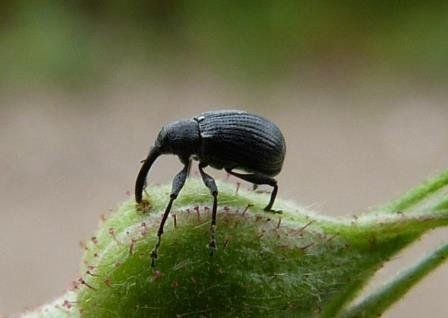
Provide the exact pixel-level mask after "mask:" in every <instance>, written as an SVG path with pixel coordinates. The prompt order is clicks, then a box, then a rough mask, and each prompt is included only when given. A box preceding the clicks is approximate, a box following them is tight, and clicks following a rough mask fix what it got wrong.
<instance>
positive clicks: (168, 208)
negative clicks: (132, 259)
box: [151, 162, 191, 267]
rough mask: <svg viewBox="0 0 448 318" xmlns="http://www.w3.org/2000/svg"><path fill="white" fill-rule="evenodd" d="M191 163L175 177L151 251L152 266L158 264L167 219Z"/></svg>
mask: <svg viewBox="0 0 448 318" xmlns="http://www.w3.org/2000/svg"><path fill="white" fill-rule="evenodd" d="M190 164H191V162H187V163H186V164H185V166H184V168H183V169H182V170H181V171H180V172H179V173H178V174H177V175H176V176H175V177H174V180H173V185H172V188H171V194H170V202H169V203H168V205H167V206H166V208H165V212H164V213H163V217H162V222H160V226H159V230H158V231H157V243H156V246H155V247H154V249H153V250H152V252H151V266H152V267H154V266H155V264H156V259H157V256H158V251H159V247H160V241H161V239H162V234H163V227H164V226H165V222H166V219H167V218H168V215H169V214H170V211H171V206H172V205H173V202H174V200H176V198H177V196H178V195H179V192H180V190H181V189H182V187H183V186H184V184H185V180H186V179H187V176H188V172H189V170H190Z"/></svg>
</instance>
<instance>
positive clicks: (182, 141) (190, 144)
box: [155, 119, 200, 158]
mask: <svg viewBox="0 0 448 318" xmlns="http://www.w3.org/2000/svg"><path fill="white" fill-rule="evenodd" d="M155 146H156V147H159V148H160V151H161V153H163V154H175V155H178V156H179V157H181V158H188V157H190V156H192V155H195V154H197V153H198V151H199V147H200V135H199V127H198V123H197V122H196V121H195V120H193V119H185V120H178V121H175V122H172V123H169V124H167V125H166V126H164V127H163V128H162V130H161V131H160V133H159V136H158V137H157V140H156V144H155Z"/></svg>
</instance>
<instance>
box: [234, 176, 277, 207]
mask: <svg viewBox="0 0 448 318" xmlns="http://www.w3.org/2000/svg"><path fill="white" fill-rule="evenodd" d="M226 171H227V173H229V174H231V175H233V176H235V177H237V178H240V179H242V180H245V181H248V182H251V183H253V184H254V185H259V184H267V185H270V186H271V187H273V188H274V189H273V190H272V193H271V199H270V200H269V203H268V205H267V206H266V207H265V208H264V210H265V211H269V212H277V213H278V212H281V211H276V210H272V205H273V204H274V201H275V197H276V196H277V191H278V185H277V180H275V179H274V178H272V177H269V176H265V175H263V174H260V173H253V174H242V173H237V172H233V171H232V170H231V169H226Z"/></svg>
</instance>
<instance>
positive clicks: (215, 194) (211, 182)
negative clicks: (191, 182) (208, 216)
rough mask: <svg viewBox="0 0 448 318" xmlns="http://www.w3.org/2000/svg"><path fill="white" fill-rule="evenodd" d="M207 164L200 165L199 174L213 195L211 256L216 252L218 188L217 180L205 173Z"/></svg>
mask: <svg viewBox="0 0 448 318" xmlns="http://www.w3.org/2000/svg"><path fill="white" fill-rule="evenodd" d="M206 166H207V165H206V164H203V163H200V164H199V172H200V173H201V177H202V181H204V184H205V185H206V186H207V188H209V190H210V193H211V194H212V195H213V209H212V224H211V226H210V243H209V244H208V246H209V248H210V255H213V253H214V252H215V250H216V237H215V232H216V208H217V205H218V188H217V187H216V183H215V179H213V178H212V177H211V176H210V175H208V174H207V173H205V172H204V170H203V169H204V168H205V167H206Z"/></svg>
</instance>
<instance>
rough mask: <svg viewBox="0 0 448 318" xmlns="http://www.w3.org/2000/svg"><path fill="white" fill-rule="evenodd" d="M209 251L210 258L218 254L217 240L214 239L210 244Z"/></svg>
mask: <svg viewBox="0 0 448 318" xmlns="http://www.w3.org/2000/svg"><path fill="white" fill-rule="evenodd" d="M208 249H209V251H210V256H213V255H214V254H215V252H216V240H215V239H212V240H211V241H210V243H208Z"/></svg>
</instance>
